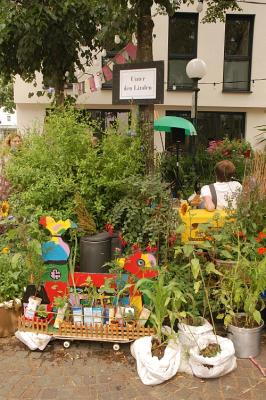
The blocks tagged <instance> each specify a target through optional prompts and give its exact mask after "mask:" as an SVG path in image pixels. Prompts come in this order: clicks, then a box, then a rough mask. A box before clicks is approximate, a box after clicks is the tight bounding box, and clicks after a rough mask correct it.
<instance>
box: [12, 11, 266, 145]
mask: <svg viewBox="0 0 266 400" xmlns="http://www.w3.org/2000/svg"><path fill="white" fill-rule="evenodd" d="M241 7H242V9H243V14H256V16H255V24H254V36H253V57H252V71H251V79H261V78H266V52H265V41H266V24H265V14H266V6H263V5H252V4H243V3H241ZM181 11H184V12H196V5H194V6H192V5H191V6H189V7H187V6H182V8H181ZM237 14H238V13H237ZM203 15H204V14H203V13H201V14H200V18H199V26H198V57H199V58H202V59H203V60H204V61H205V62H206V64H207V74H206V76H205V77H204V78H203V79H202V81H200V83H206V82H221V81H222V80H223V61H224V60H223V58H224V34H225V24H224V23H222V22H217V23H215V24H214V23H212V24H202V23H201V22H200V21H201V19H202V17H203ZM154 22H155V28H154V34H155V35H156V37H155V39H154V43H153V52H154V60H164V61H165V77H164V82H165V93H164V105H157V106H155V110H156V111H155V116H156V117H157V116H161V115H164V113H165V111H166V110H171V109H172V110H190V108H191V102H192V94H191V92H184V91H181V92H179V91H176V92H173V91H167V90H166V86H167V84H166V82H167V59H168V17H167V16H164V15H158V16H156V17H155V18H154ZM100 68H101V65H100V57H99V58H98V59H97V60H96V62H95V64H94V66H93V67H91V68H88V71H87V72H90V73H96V72H97V71H99V70H100ZM85 77H86V76H85V75H84V76H82V77H81V79H80V80H84V79H85ZM37 81H38V86H39V87H38V88H34V87H33V86H32V85H31V84H28V83H25V82H23V81H22V80H21V79H20V78H19V77H18V78H17V79H16V83H15V102H16V104H17V115H18V128H19V129H20V130H25V129H28V128H29V127H30V126H31V125H32V123H36V121H42V120H43V118H44V115H45V107H46V106H47V105H48V104H49V99H48V98H47V96H44V97H37V96H36V95H35V96H33V97H32V98H29V97H28V93H29V92H31V91H32V92H36V91H37V90H40V89H41V77H40V76H39V75H38V79H37ZM200 89H201V90H200V92H199V101H198V110H199V111H235V112H245V113H246V139H247V140H249V141H251V142H252V143H253V144H255V142H256V141H255V135H256V134H257V133H258V131H257V129H256V126H258V125H262V124H265V123H266V120H265V117H266V80H265V81H257V82H255V83H254V84H252V85H251V92H249V93H223V91H222V85H221V84H220V85H216V86H214V85H212V84H211V85H200ZM86 90H87V93H85V94H83V95H81V96H79V98H78V100H77V104H78V106H80V107H83V108H90V109H110V108H114V109H117V108H119V109H128V108H130V107H127V106H112V93H111V91H108V90H99V91H97V92H94V93H90V91H89V88H88V84H87V82H86ZM155 144H156V146H157V148H158V149H159V148H160V146H161V140H160V139H158V135H156V134H155Z"/></svg>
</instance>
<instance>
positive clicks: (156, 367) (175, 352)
mask: <svg viewBox="0 0 266 400" xmlns="http://www.w3.org/2000/svg"><path fill="white" fill-rule="evenodd" d="M151 348H152V336H145V337H142V338H140V339H137V340H135V342H134V343H132V345H131V347H130V350H131V354H132V356H133V357H134V358H135V359H136V362H137V371H138V375H139V377H140V379H141V381H142V383H144V385H159V384H160V383H162V382H164V381H167V380H168V379H170V378H172V377H173V376H174V375H176V373H177V371H178V368H179V365H180V357H181V345H180V343H178V341H177V340H173V339H170V340H169V342H168V345H167V346H166V348H165V352H164V356H163V358H161V359H160V360H159V359H158V357H156V356H152V352H151Z"/></svg>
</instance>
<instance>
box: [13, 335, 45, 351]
mask: <svg viewBox="0 0 266 400" xmlns="http://www.w3.org/2000/svg"><path fill="white" fill-rule="evenodd" d="M15 336H16V338H17V339H19V340H20V341H21V342H22V343H24V344H25V345H26V346H28V348H29V349H30V350H37V349H39V350H44V349H45V347H46V346H47V344H48V343H49V342H50V340H51V338H52V336H51V335H45V334H44V333H34V332H22V331H16V332H15Z"/></svg>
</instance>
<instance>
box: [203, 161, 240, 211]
mask: <svg viewBox="0 0 266 400" xmlns="http://www.w3.org/2000/svg"><path fill="white" fill-rule="evenodd" d="M235 170H236V168H235V166H234V164H233V163H232V162H231V161H229V160H223V161H220V162H218V163H217V164H216V165H215V168H214V171H215V175H216V182H215V183H213V184H211V185H205V186H203V187H202V188H201V192H200V197H201V199H202V205H203V206H204V208H206V210H208V211H214V210H215V209H216V210H223V209H225V208H232V209H236V207H237V197H238V195H239V194H240V193H241V190H242V185H241V183H239V182H238V181H235V180H233V176H234V174H235ZM200 208H202V207H200Z"/></svg>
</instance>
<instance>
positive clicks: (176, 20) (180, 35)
mask: <svg viewBox="0 0 266 400" xmlns="http://www.w3.org/2000/svg"><path fill="white" fill-rule="evenodd" d="M197 37H198V14H193V13H176V14H175V15H174V16H173V17H169V39H168V90H173V89H174V90H175V89H179V90H182V89H183V90H191V89H192V86H193V83H192V80H191V79H189V78H188V76H187V74H186V66H187V63H188V62H189V61H190V60H192V58H196V57H197Z"/></svg>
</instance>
